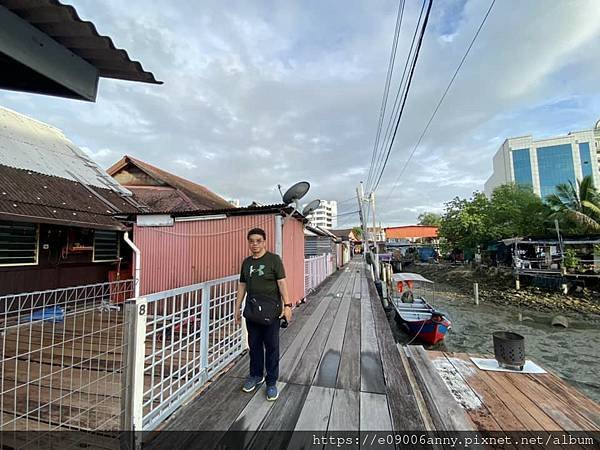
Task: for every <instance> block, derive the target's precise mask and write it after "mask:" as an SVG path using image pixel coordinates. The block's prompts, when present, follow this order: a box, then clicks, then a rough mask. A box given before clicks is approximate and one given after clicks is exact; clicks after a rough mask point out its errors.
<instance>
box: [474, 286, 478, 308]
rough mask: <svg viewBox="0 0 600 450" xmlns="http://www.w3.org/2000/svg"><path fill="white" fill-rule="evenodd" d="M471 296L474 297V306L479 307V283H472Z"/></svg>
mask: <svg viewBox="0 0 600 450" xmlns="http://www.w3.org/2000/svg"><path fill="white" fill-rule="evenodd" d="M473 294H474V296H475V304H476V305H479V283H473Z"/></svg>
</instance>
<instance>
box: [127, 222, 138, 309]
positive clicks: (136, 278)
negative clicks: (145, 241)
mask: <svg viewBox="0 0 600 450" xmlns="http://www.w3.org/2000/svg"><path fill="white" fill-rule="evenodd" d="M123 239H124V240H125V242H126V243H127V245H129V246H130V247H131V249H132V250H133V252H134V253H135V277H134V295H135V298H138V297H139V296H140V274H141V268H140V264H141V261H140V260H141V252H140V249H139V248H137V247H136V245H135V244H134V243H133V241H132V240H131V239H129V232H128V231H126V232H125V235H124V236H123Z"/></svg>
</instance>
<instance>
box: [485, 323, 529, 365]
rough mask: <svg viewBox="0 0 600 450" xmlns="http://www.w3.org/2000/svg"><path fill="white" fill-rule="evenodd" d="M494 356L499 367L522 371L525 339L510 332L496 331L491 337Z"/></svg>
mask: <svg viewBox="0 0 600 450" xmlns="http://www.w3.org/2000/svg"><path fill="white" fill-rule="evenodd" d="M492 337H493V340H494V356H495V357H496V361H498V364H499V365H500V367H503V368H505V369H511V370H523V366H524V365H525V338H524V337H523V336H521V335H520V334H517V333H511V332H510V331H497V332H495V333H494V334H493V335H492Z"/></svg>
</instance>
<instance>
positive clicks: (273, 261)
mask: <svg viewBox="0 0 600 450" xmlns="http://www.w3.org/2000/svg"><path fill="white" fill-rule="evenodd" d="M248 247H249V248H250V252H251V253H252V255H251V256H248V257H247V258H246V259H244V261H243V262H242V269H241V272H240V281H239V284H238V294H237V301H236V304H235V322H236V324H238V325H239V324H240V322H241V305H242V301H243V300H244V296H245V295H246V294H248V299H252V300H253V304H259V305H260V303H261V302H265V305H263V308H264V307H265V306H267V305H266V303H267V302H269V301H271V300H272V301H273V302H275V304H276V306H277V313H276V318H275V319H274V320H272V321H271V322H270V323H269V324H263V323H258V322H255V321H252V320H248V318H247V319H246V327H247V329H248V346H249V347H250V375H249V376H248V378H247V379H246V381H245V383H244V385H243V387H242V389H243V390H244V392H253V391H254V390H255V389H256V388H258V387H259V386H260V385H261V384H262V383H263V381H265V380H266V382H267V400H270V401H274V400H277V397H278V396H279V393H278V392H277V386H276V383H277V378H278V376H279V327H280V322H279V320H280V318H281V317H284V318H285V319H286V320H287V321H288V322H289V321H291V319H292V305H291V303H290V301H289V296H288V291H287V285H286V282H285V269H284V267H283V262H282V261H281V258H280V257H279V255H276V254H274V253H271V252H268V251H267V248H266V247H267V235H266V233H265V232H264V230H262V229H261V228H253V229H252V230H250V231H249V232H248ZM248 299H247V300H246V302H248V301H249V300H248ZM255 300H256V303H254V301H255ZM279 305H280V306H279ZM263 308H259V309H261V310H262V309H263ZM244 316H245V317H247V316H246V313H245V314H244ZM265 365H266V373H267V374H266V378H265V377H264V376H263V374H264V371H265Z"/></svg>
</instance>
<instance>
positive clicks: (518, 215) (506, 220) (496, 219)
mask: <svg viewBox="0 0 600 450" xmlns="http://www.w3.org/2000/svg"><path fill="white" fill-rule="evenodd" d="M488 214H489V217H488V222H489V229H488V234H489V237H490V239H493V240H499V239H505V238H509V237H515V236H531V235H540V234H544V233H545V231H546V226H547V223H548V218H549V216H550V214H551V210H550V208H549V207H548V206H547V205H546V204H544V202H543V201H542V199H541V198H540V197H538V196H537V195H535V194H534V193H533V191H532V189H531V188H530V187H526V186H519V185H516V184H504V185H502V186H498V187H497V188H496V189H494V192H493V193H492V198H491V200H490V205H489V209H488Z"/></svg>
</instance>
